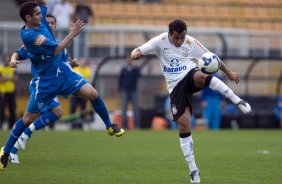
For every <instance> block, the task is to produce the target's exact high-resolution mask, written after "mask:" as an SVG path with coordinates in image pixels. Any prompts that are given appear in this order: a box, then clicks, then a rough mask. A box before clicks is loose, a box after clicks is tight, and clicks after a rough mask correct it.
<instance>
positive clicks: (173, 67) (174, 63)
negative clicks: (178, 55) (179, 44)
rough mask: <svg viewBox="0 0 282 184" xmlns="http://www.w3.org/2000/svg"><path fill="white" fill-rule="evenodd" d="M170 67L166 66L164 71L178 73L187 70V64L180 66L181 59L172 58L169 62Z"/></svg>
mask: <svg viewBox="0 0 282 184" xmlns="http://www.w3.org/2000/svg"><path fill="white" fill-rule="evenodd" d="M169 66H170V67H166V66H164V69H163V72H166V73H177V72H181V71H183V70H186V69H187V67H186V66H179V61H178V60H177V59H172V60H171V61H170V64H169Z"/></svg>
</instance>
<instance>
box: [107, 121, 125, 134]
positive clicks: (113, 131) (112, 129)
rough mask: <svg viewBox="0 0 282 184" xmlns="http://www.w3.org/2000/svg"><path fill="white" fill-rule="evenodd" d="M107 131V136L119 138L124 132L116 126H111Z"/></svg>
mask: <svg viewBox="0 0 282 184" xmlns="http://www.w3.org/2000/svg"><path fill="white" fill-rule="evenodd" d="M107 131H108V134H109V135H115V136H117V137H120V136H122V135H123V134H125V131H124V130H123V129H122V128H119V127H118V126H117V124H114V123H113V124H112V126H110V127H109V128H108V129H107Z"/></svg>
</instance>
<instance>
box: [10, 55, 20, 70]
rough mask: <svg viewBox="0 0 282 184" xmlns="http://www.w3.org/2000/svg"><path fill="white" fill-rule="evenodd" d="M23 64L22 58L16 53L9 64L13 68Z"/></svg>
mask: <svg viewBox="0 0 282 184" xmlns="http://www.w3.org/2000/svg"><path fill="white" fill-rule="evenodd" d="M19 63H21V61H20V56H19V54H18V53H16V52H14V53H13V54H12V56H11V61H10V63H9V66H10V67H11V68H17V64H19Z"/></svg>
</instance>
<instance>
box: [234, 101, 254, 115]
mask: <svg viewBox="0 0 282 184" xmlns="http://www.w3.org/2000/svg"><path fill="white" fill-rule="evenodd" d="M236 105H237V107H238V108H239V109H240V110H241V111H242V112H243V113H244V114H248V113H250V112H251V111H252V108H251V106H250V105H249V104H248V103H247V102H245V101H244V100H241V101H240V102H239V103H237V104H236Z"/></svg>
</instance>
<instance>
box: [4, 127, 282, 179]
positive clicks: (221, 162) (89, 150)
mask: <svg viewBox="0 0 282 184" xmlns="http://www.w3.org/2000/svg"><path fill="white" fill-rule="evenodd" d="M8 133H9V132H7V131H5V132H3V131H0V144H1V146H2V145H3V144H4V143H5V141H6V139H7V136H8ZM193 139H194V149H195V157H196V162H197V165H198V167H199V168H200V170H201V181H202V183H204V184H205V183H206V184H233V183H234V184H278V183H282V174H281V173H282V132H281V131H280V130H240V131H227V130H226V131H218V132H212V131H195V132H193ZM19 157H20V161H21V164H19V165H13V164H11V163H9V165H8V169H7V170H6V171H4V172H0V183H3V184H25V183H26V184H38V183H40V184H78V183H79V184H80V183H81V184H88V183H89V184H90V183H91V184H108V183H115V184H134V183H140V184H151V183H155V184H165V183H166V184H176V183H179V184H180V183H181V184H183V183H189V180H188V179H189V178H188V166H187V164H186V161H185V160H184V158H183V155H182V152H181V150H180V145H179V139H178V133H177V132H176V131H159V132H158V131H149V130H142V131H128V132H127V133H126V134H125V136H123V137H121V138H116V137H111V136H108V135H107V134H106V132H104V131H40V132H36V133H34V135H33V138H32V139H31V140H30V142H29V144H28V146H27V150H26V151H25V152H19Z"/></svg>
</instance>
